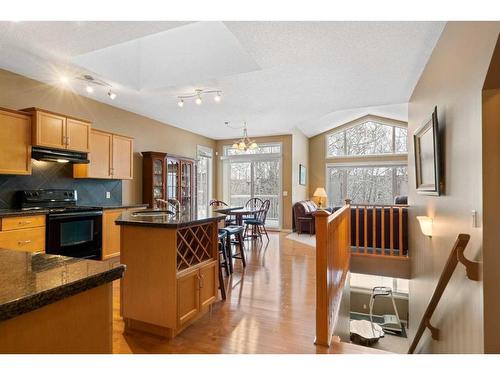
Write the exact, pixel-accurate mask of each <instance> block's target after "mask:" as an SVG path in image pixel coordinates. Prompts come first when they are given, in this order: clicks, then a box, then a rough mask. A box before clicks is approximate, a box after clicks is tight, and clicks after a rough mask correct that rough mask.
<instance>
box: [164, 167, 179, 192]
mask: <svg viewBox="0 0 500 375" xmlns="http://www.w3.org/2000/svg"><path fill="white" fill-rule="evenodd" d="M166 179H167V198H168V199H179V198H178V197H177V189H178V186H179V161H178V160H176V159H167V177H166Z"/></svg>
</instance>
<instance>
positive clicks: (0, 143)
mask: <svg viewBox="0 0 500 375" xmlns="http://www.w3.org/2000/svg"><path fill="white" fill-rule="evenodd" d="M0 174H19V175H29V174H31V116H29V115H27V114H25V113H22V112H19V111H13V110H9V109H3V108H0Z"/></svg>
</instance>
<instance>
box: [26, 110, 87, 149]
mask: <svg viewBox="0 0 500 375" xmlns="http://www.w3.org/2000/svg"><path fill="white" fill-rule="evenodd" d="M23 111H25V112H29V113H30V114H31V115H32V118H33V127H32V144H33V146H39V147H48V148H54V149H60V150H61V149H63V150H70V151H79V152H89V148H90V129H91V127H92V125H91V123H90V122H89V121H85V120H80V119H77V118H74V117H69V116H66V115H64V114H60V113H55V112H51V111H47V110H43V109H40V108H25V109H23Z"/></svg>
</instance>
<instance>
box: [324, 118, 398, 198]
mask: <svg viewBox="0 0 500 375" xmlns="http://www.w3.org/2000/svg"><path fill="white" fill-rule="evenodd" d="M407 138H408V132H407V128H406V123H403V122H400V121H396V120H391V119H385V118H381V117H376V116H365V117H362V118H360V119H358V120H355V121H352V122H350V123H348V124H345V125H343V126H341V127H339V128H338V129H336V130H335V131H333V132H331V133H328V134H327V135H326V159H327V165H326V166H327V168H326V187H327V192H328V198H329V202H330V204H331V205H335V206H337V205H342V202H343V201H344V199H346V198H349V199H351V200H352V201H353V202H354V203H371V204H391V203H393V201H394V198H395V197H396V196H398V195H406V194H407V191H408V187H407V184H408V174H407V166H408V154H407Z"/></svg>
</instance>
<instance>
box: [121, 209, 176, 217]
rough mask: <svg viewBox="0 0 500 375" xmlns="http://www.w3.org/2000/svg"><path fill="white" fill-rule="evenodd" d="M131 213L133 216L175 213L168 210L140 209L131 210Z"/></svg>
mask: <svg viewBox="0 0 500 375" xmlns="http://www.w3.org/2000/svg"><path fill="white" fill-rule="evenodd" d="M131 215H132V216H135V217H146V216H168V215H175V213H174V212H172V211H170V210H141V211H135V212H132V213H131Z"/></svg>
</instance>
